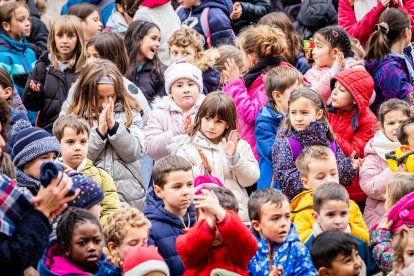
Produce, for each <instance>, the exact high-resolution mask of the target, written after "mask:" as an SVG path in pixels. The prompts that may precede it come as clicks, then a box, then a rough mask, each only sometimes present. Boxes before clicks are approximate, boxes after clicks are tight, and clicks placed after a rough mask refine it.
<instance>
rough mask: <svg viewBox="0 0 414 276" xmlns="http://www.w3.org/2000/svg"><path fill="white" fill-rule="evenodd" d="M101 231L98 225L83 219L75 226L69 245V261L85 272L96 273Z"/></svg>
mask: <svg viewBox="0 0 414 276" xmlns="http://www.w3.org/2000/svg"><path fill="white" fill-rule="evenodd" d="M102 246H103V243H102V232H101V229H100V228H99V226H98V225H96V224H95V223H92V222H90V221H84V222H82V223H79V224H77V225H76V226H75V228H74V229H73V232H72V239H71V243H70V247H69V252H67V253H68V258H69V261H70V262H71V263H73V264H74V265H76V266H78V267H79V268H81V269H83V270H86V271H87V272H91V273H96V270H97V267H98V261H100V260H101V258H102Z"/></svg>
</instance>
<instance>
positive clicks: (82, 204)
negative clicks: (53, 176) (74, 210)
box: [68, 173, 104, 209]
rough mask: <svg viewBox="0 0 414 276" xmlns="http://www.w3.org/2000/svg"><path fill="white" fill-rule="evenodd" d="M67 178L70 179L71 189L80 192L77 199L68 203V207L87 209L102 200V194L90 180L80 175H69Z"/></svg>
mask: <svg viewBox="0 0 414 276" xmlns="http://www.w3.org/2000/svg"><path fill="white" fill-rule="evenodd" d="M69 176H70V177H71V178H72V183H73V188H74V189H80V190H81V192H80V194H79V195H78V197H76V198H75V199H74V200H72V201H70V202H68V205H69V206H72V207H78V208H84V209H89V208H91V207H92V206H94V205H96V204H98V203H99V202H101V201H102V200H103V198H104V193H103V191H102V189H101V187H99V185H98V184H97V183H96V182H95V181H94V180H93V179H92V178H90V177H87V176H86V175H84V174H81V173H69Z"/></svg>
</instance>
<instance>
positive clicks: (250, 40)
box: [223, 25, 288, 160]
mask: <svg viewBox="0 0 414 276" xmlns="http://www.w3.org/2000/svg"><path fill="white" fill-rule="evenodd" d="M237 44H238V46H239V48H240V50H241V51H242V55H243V61H244V65H245V66H246V68H247V72H246V73H245V74H244V75H243V76H242V77H240V71H239V68H238V67H237V65H236V64H235V62H234V61H232V60H229V61H228V62H227V64H226V70H225V71H224V73H223V74H224V78H225V82H226V83H227V85H226V86H224V88H223V90H224V92H225V93H227V94H228V95H230V96H231V97H232V98H233V100H234V102H235V104H236V107H237V113H238V114H237V118H238V121H237V126H238V129H239V131H240V136H241V138H243V139H244V140H246V141H247V142H248V143H249V144H250V146H251V147H252V149H253V153H254V155H255V157H256V159H257V160H258V159H259V154H258V153H257V150H256V140H255V138H254V121H255V119H256V116H257V114H258V112H259V110H260V109H261V108H262V107H263V105H264V104H265V102H266V101H267V96H266V92H265V89H264V82H263V75H264V74H265V73H266V72H267V71H268V70H270V69H271V68H273V67H276V66H288V64H287V63H285V62H283V56H282V54H283V52H284V51H285V50H286V49H287V43H286V37H285V35H284V34H283V32H282V31H280V30H278V29H276V28H271V27H269V26H265V25H259V26H256V27H250V28H247V29H245V30H244V31H243V32H241V33H240V35H239V37H238V38H237Z"/></svg>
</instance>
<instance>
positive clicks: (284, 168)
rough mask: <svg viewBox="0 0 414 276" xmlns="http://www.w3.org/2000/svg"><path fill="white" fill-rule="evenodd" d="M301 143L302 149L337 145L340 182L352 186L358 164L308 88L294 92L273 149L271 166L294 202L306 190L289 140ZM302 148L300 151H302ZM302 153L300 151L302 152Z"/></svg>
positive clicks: (282, 187) (283, 189) (319, 101)
mask: <svg viewBox="0 0 414 276" xmlns="http://www.w3.org/2000/svg"><path fill="white" fill-rule="evenodd" d="M287 138H289V139H294V141H298V142H299V143H300V147H301V149H303V148H305V147H309V146H316V145H320V146H327V147H330V148H331V149H332V148H333V146H334V149H335V151H334V153H335V156H336V162H337V165H338V173H339V182H340V184H342V185H344V186H346V185H350V184H351V183H352V179H353V178H354V175H355V171H354V167H355V168H358V167H359V165H358V164H359V161H357V160H353V157H354V156H351V157H350V158H349V157H348V158H347V157H346V156H345V154H344V153H343V151H342V150H341V148H340V147H339V145H338V143H336V141H335V138H334V135H333V132H332V130H331V128H330V126H329V124H328V115H327V113H326V109H325V106H324V104H323V102H322V98H321V97H320V95H319V94H318V93H317V92H316V91H314V90H312V89H309V88H297V89H295V90H294V91H292V92H291V94H290V97H289V101H288V111H287V113H286V119H285V122H284V125H283V126H281V127H279V131H278V135H277V137H276V139H275V142H274V144H273V147H272V163H273V171H274V172H275V178H276V180H277V183H279V185H280V189H281V190H282V192H283V193H284V194H285V195H286V196H287V197H288V198H289V199H292V198H293V197H295V196H296V195H297V194H299V193H301V192H302V191H303V190H304V187H303V185H302V182H301V176H300V173H299V171H298V169H297V168H296V165H295V161H296V160H295V159H294V157H293V156H292V146H294V145H292V144H291V142H289V140H288V139H287ZM301 149H300V150H301ZM299 152H300V151H299Z"/></svg>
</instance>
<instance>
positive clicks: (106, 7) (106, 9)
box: [60, 0, 115, 26]
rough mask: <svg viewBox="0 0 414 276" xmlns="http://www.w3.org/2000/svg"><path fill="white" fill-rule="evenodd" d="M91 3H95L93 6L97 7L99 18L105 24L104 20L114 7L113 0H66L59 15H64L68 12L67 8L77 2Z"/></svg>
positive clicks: (106, 19)
mask: <svg viewBox="0 0 414 276" xmlns="http://www.w3.org/2000/svg"><path fill="white" fill-rule="evenodd" d="M81 2H82V3H92V4H94V5H95V7H97V8H98V10H99V12H100V18H102V23H103V25H104V26H105V25H106V22H107V21H108V19H109V16H110V15H111V12H112V10H113V9H114V8H115V2H114V1H109V2H108V1H105V0H81V1H79V0H68V1H67V2H66V3H65V4H64V5H63V6H62V9H61V11H60V13H61V15H64V14H66V13H67V12H68V9H69V8H71V7H72V6H73V5H76V4H79V3H81Z"/></svg>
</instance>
